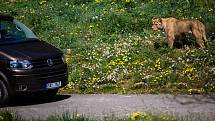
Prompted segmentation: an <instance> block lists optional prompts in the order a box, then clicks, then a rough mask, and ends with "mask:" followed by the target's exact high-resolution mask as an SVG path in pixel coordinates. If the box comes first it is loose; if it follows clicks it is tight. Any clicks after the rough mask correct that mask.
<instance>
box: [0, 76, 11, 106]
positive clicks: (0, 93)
mask: <svg viewBox="0 0 215 121" xmlns="http://www.w3.org/2000/svg"><path fill="white" fill-rule="evenodd" d="M8 100H9V95H8V90H7V88H6V86H5V84H4V82H3V81H2V80H1V79H0V107H2V106H5V105H6V104H7V103H8Z"/></svg>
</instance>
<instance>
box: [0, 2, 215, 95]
mask: <svg viewBox="0 0 215 121" xmlns="http://www.w3.org/2000/svg"><path fill="white" fill-rule="evenodd" d="M0 3H1V4H0V13H4V14H10V15H13V16H15V17H16V18H17V19H18V20H20V21H22V22H23V23H25V24H26V25H27V26H29V27H30V28H31V29H32V30H33V31H34V32H35V33H36V34H37V35H38V36H39V37H40V38H41V39H42V40H44V41H47V42H49V43H50V44H52V45H54V46H56V47H58V48H60V49H61V50H62V51H64V52H65V53H66V57H67V62H68V66H69V82H70V83H69V85H68V86H67V87H66V88H64V89H63V90H61V91H67V92H70V93H120V94H126V93H174V94H178V93H186V94H194V93H213V92H214V91H215V51H214V50H215V44H214V36H215V35H214V33H215V24H214V23H215V1H214V0H177V1H175V0H74V1H68V0H0ZM155 17H175V18H178V19H198V20H200V21H202V22H203V23H204V24H205V25H206V28H207V36H208V42H207V48H206V49H198V48H196V47H195V42H194V40H193V37H190V36H189V37H188V39H187V41H188V44H189V46H184V44H183V43H182V44H181V43H178V45H180V47H179V49H178V47H176V48H175V49H169V48H168V47H167V46H166V42H165V33H163V32H154V31H152V29H151V20H152V19H153V18H155Z"/></svg>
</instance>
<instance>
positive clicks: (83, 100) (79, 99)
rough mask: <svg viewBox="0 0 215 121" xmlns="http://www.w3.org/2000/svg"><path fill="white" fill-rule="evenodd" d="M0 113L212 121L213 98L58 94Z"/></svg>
mask: <svg viewBox="0 0 215 121" xmlns="http://www.w3.org/2000/svg"><path fill="white" fill-rule="evenodd" d="M1 110H11V111H15V112H17V113H18V114H20V115H21V116H22V117H23V118H25V119H29V118H38V117H40V118H46V117H48V116H50V115H54V114H62V113H65V112H67V113H71V114H73V113H75V112H76V113H78V114H80V115H81V114H83V115H85V116H88V117H99V118H102V117H104V116H111V115H114V116H118V117H123V116H128V115H131V114H132V113H133V112H150V113H152V114H155V115H157V114H170V115H175V116H179V117H181V118H186V119H195V118H197V119H199V120H203V121H205V120H207V121H215V95H213V96H209V95H178V96H173V95H152V94H146V95H114V94H107V95H101V94H99V95H97V94H95V95H94V94H92V95H57V97H56V98H55V99H52V100H40V99H38V98H37V99H34V98H22V99H16V100H14V101H13V102H12V103H11V104H10V105H9V106H8V107H5V108H2V109H1Z"/></svg>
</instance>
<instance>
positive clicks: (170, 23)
mask: <svg viewBox="0 0 215 121" xmlns="http://www.w3.org/2000/svg"><path fill="white" fill-rule="evenodd" d="M152 29H153V30H159V29H160V30H164V31H165V32H166V34H167V40H168V46H169V47H170V48H173V44H174V41H175V39H176V37H180V36H182V35H184V34H186V33H190V32H192V34H193V35H194V37H195V38H196V42H197V44H198V46H199V47H200V48H204V47H205V46H204V41H206V35H205V26H204V24H203V23H202V22H200V21H198V20H178V19H176V18H159V19H153V20H152Z"/></svg>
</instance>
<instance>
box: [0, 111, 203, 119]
mask: <svg viewBox="0 0 215 121" xmlns="http://www.w3.org/2000/svg"><path fill="white" fill-rule="evenodd" d="M205 120H207V119H205ZM0 121H202V120H201V119H198V118H195V117H192V118H191V117H189V118H184V119H181V118H179V117H174V116H171V115H161V114H159V115H152V114H150V113H145V112H134V113H133V114H132V115H131V116H127V117H116V116H107V117H103V118H101V117H100V118H88V117H86V116H84V115H79V114H76V113H74V114H69V113H64V114H62V115H52V116H48V117H47V118H46V119H44V118H43V119H39V118H38V119H27V120H26V119H23V118H21V116H19V115H18V114H14V113H11V112H10V111H1V112H0Z"/></svg>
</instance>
